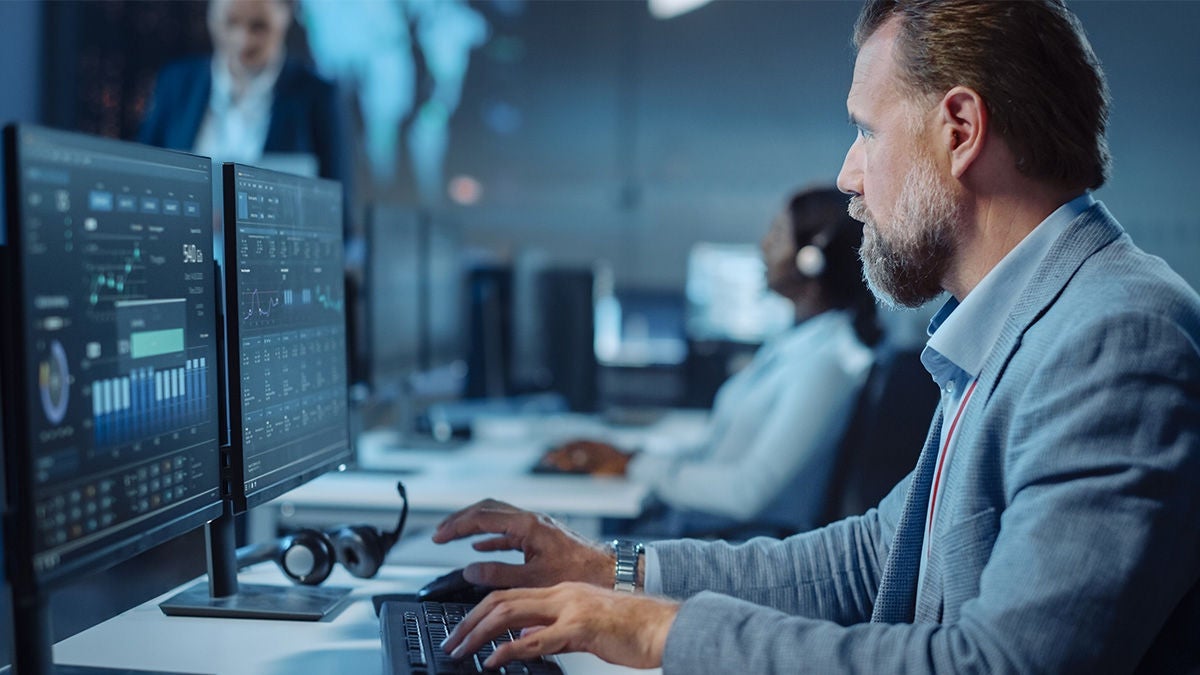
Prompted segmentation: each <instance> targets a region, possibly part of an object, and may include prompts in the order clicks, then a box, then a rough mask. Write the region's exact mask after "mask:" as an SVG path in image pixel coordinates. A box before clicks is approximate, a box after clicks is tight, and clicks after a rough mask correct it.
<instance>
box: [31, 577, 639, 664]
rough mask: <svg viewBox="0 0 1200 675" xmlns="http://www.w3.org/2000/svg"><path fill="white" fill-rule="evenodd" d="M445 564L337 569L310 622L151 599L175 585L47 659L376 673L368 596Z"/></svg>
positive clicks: (265, 580)
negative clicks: (328, 608) (322, 609)
mask: <svg viewBox="0 0 1200 675" xmlns="http://www.w3.org/2000/svg"><path fill="white" fill-rule="evenodd" d="M445 571H446V570H445V568H441V567H399V566H385V567H384V568H383V569H382V570H381V571H380V573H379V576H378V577H376V578H375V579H372V580H366V581H364V580H361V579H355V578H353V577H351V576H349V575H348V574H347V573H346V572H345V571H344V570H341V569H339V570H337V571H335V572H334V573H333V576H331V577H330V579H329V582H328V583H329V584H332V585H336V586H345V587H350V588H352V589H353V591H352V593H351V595H350V598H349V599H348V600H347V601H346V602H345V603H344V604H343V605H342V607H343V609H341V611H338V612H336V613H335V614H333V615H332V616H329V617H326V618H325V619H324V620H322V621H314V622H308V621H263V620H254V619H210V618H191V617H168V616H165V615H164V614H163V613H162V612H161V611H160V610H159V609H158V603H159V602H161V601H162V600H165V599H166V598H168V597H170V596H171V595H173V594H174V593H175V592H176V591H178V590H180V589H174V590H172V591H170V592H169V593H164V594H163V595H162V596H160V597H158V598H156V599H154V600H151V601H150V602H147V603H145V604H143V605H140V606H138V607H135V608H133V609H131V610H129V611H127V612H125V613H123V614H120V615H118V616H117V617H114V618H113V619H110V620H109V621H106V622H104V623H102V624H100V625H99V626H96V627H94V628H91V629H89V630H86V631H84V632H82V633H80V634H78V635H76V636H74V637H71V638H69V639H67V640H64V641H62V642H60V643H59V644H57V645H55V647H54V658H55V661H56V662H58V663H64V664H77V665H89V666H103V667H108V668H128V669H152V670H163V671H170V672H187V673H213V674H215V675H307V674H310V673H311V674H312V675H340V674H342V673H345V674H347V675H350V674H354V675H363V674H368V675H369V674H370V673H379V672H382V669H383V668H382V666H383V656H382V647H381V643H380V640H379V621H378V619H376V617H375V613H374V609H373V607H372V604H371V596H372V595H374V594H377V593H397V592H400V593H403V592H412V591H413V590H415V589H416V588H419V587H420V586H421V585H423V584H424V583H426V582H428V581H429V580H430V579H431V578H433V577H434V576H436V575H438V574H441V573H443V572H445ZM239 579H240V581H241V582H245V583H256V584H278V585H286V584H285V582H284V579H283V575H282V574H281V573H280V572H279V571H278V570H277V569H276V568H275V566H274V565H273V564H270V563H268V564H264V565H259V566H256V567H254V568H252V569H250V570H247V571H245V572H243V573H242V574H241V575H240V577H239ZM188 585H190V584H188ZM181 588H182V587H181ZM557 658H558V659H559V663H560V664H561V665H562V667H563V670H564V672H565V673H566V675H621V674H626V675H627V674H629V673H639V672H649V673H655V672H661V671H658V670H652V671H637V670H632V669H629V668H621V667H618V666H612V665H610V664H607V663H604V662H603V661H601V660H600V659H597V658H595V657H593V656H591V655H588V654H566V655H563V656H561V657H557Z"/></svg>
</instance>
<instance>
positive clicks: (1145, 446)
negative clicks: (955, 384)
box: [654, 204, 1200, 673]
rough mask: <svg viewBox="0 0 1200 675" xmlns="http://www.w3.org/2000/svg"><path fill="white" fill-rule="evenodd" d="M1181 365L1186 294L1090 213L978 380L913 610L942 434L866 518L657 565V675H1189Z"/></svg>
mask: <svg viewBox="0 0 1200 675" xmlns="http://www.w3.org/2000/svg"><path fill="white" fill-rule="evenodd" d="M1198 344H1200V298H1198V297H1197V295H1196V293H1195V292H1194V291H1193V290H1192V289H1190V288H1189V287H1188V286H1187V285H1186V284H1185V283H1184V282H1183V281H1182V280H1181V279H1180V278H1179V277H1178V276H1177V275H1176V274H1174V273H1173V272H1172V271H1171V270H1170V269H1169V268H1167V266H1166V265H1165V264H1164V263H1163V262H1162V261H1161V260H1159V259H1158V258H1154V257H1152V256H1149V255H1147V254H1145V253H1143V252H1142V251H1141V250H1139V249H1138V248H1137V247H1135V246H1134V245H1133V243H1132V242H1131V241H1130V239H1129V237H1128V236H1127V235H1125V234H1124V232H1123V230H1122V229H1121V227H1120V225H1119V224H1117V222H1116V221H1115V220H1114V219H1113V218H1112V216H1111V215H1110V214H1109V213H1108V211H1107V210H1106V209H1105V208H1104V206H1103V205H1099V204H1098V205H1096V206H1094V207H1093V208H1091V209H1089V210H1088V211H1087V212H1085V213H1084V214H1082V215H1081V216H1080V217H1079V218H1077V219H1076V220H1075V221H1074V222H1073V223H1072V224H1071V226H1070V227H1069V229H1068V230H1067V231H1066V232H1065V233H1064V234H1063V235H1062V236H1061V237H1060V239H1059V240H1058V241H1057V242H1055V244H1054V246H1053V248H1052V250H1051V252H1050V254H1049V256H1048V257H1047V259H1046V260H1045V261H1044V262H1043V264H1042V265H1041V266H1040V268H1039V269H1038V271H1037V272H1036V274H1035V276H1034V278H1033V280H1032V281H1031V282H1030V284H1029V287H1028V288H1026V289H1025V290H1024V291H1023V292H1022V297H1021V299H1020V301H1019V302H1018V304H1017V306H1016V308H1015V309H1014V311H1013V312H1012V315H1011V316H1010V317H1009V318H1008V320H1007V323H1006V325H1005V327H1004V330H1003V333H1002V334H1001V337H1000V339H999V341H998V343H997V345H996V347H995V348H994V350H993V351H992V353H991V354H990V355H989V356H988V358H987V360H986V362H985V365H984V367H983V370H982V372H981V373H980V375H979V378H978V386H977V390H976V391H975V393H974V396H973V397H972V399H971V402H970V405H969V406H968V407H967V409H966V412H965V413H964V414H963V417H962V420H961V421H960V422H959V429H958V430H957V431H956V441H955V443H956V444H957V446H956V447H957V450H956V451H955V453H954V457H953V458H952V460H951V463H950V464H948V465H947V467H946V468H945V469H944V470H945V472H946V476H945V478H944V483H943V485H944V487H943V488H942V489H943V490H944V493H943V495H944V496H943V495H939V498H938V501H939V506H938V510H939V515H938V519H937V520H936V521H935V524H934V531H933V533H932V542H931V555H930V559H929V561H928V571H927V576H926V579H925V583H924V585H923V586H922V595H921V597H919V598H917V597H915V595H916V574H917V567H918V565H919V556H920V550H921V538H922V533H923V530H924V525H925V507H926V504H927V498H928V486H929V483H930V475H931V473H932V465H933V458H934V456H935V455H936V453H937V447H936V443H937V440H938V439H939V436H940V430H941V424H940V419H939V421H935V423H934V425H933V428H932V429H931V430H930V435H929V440H928V441H927V443H926V447H925V450H924V452H923V454H922V456H921V459H920V460H919V462H918V466H917V469H916V470H914V472H913V473H912V474H910V475H909V476H908V477H907V478H905V479H904V480H903V481H902V482H901V483H900V484H899V485H897V486H896V488H895V489H894V490H893V491H892V493H891V494H889V495H888V496H887V497H886V498H884V500H883V501H882V502H881V503H880V505H879V507H878V508H877V509H872V510H871V511H869V512H867V513H866V514H865V515H863V516H861V517H856V518H850V519H847V520H844V521H841V522H839V523H835V524H833V525H831V526H829V527H826V528H824V529H821V530H816V531H814V532H810V533H806V534H801V535H797V536H795V537H791V538H789V539H786V540H783V541H777V540H768V539H755V540H752V541H750V542H749V543H746V544H744V545H741V546H732V545H729V544H726V543H723V542H712V543H706V542H698V541H687V540H683V541H674V542H661V543H658V544H655V545H654V546H655V549H656V552H657V554H658V556H659V561H660V565H661V572H662V580H663V590H664V593H665V594H666V595H670V596H673V597H678V598H686V601H685V602H684V603H683V605H682V607H681V609H680V613H679V616H678V618H677V619H676V621H675V624H674V626H673V627H672V629H671V632H670V635H669V637H668V639H667V646H666V654H665V656H664V671H665V672H666V673H709V672H711V673H718V672H720V673H725V672H739V673H741V672H744V673H784V672H787V673H794V672H815V673H826V672H840V671H845V672H860V673H900V672H912V673H925V672H950V673H974V672H985V673H998V672H1021V673H1027V672H1041V673H1098V672H1106V673H1107V672H1133V671H1141V672H1190V671H1197V670H1200V590H1198V584H1197V580H1198V578H1200V349H1198V347H1197V345H1198ZM931 386H932V385H931ZM938 417H939V418H940V416H938ZM914 486H915V489H914ZM747 489H752V488H750V487H748V488H747ZM873 614H874V618H875V621H874V622H871V621H870V620H871V619H872V616H873Z"/></svg>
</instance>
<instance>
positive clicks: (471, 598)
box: [417, 567, 492, 604]
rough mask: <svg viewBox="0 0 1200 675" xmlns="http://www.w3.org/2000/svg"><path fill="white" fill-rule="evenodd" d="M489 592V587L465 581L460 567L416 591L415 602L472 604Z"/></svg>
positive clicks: (490, 590)
mask: <svg viewBox="0 0 1200 675" xmlns="http://www.w3.org/2000/svg"><path fill="white" fill-rule="evenodd" d="M490 592H492V589H491V587H489V586H478V585H476V584H473V583H471V582H469V581H467V580H466V578H464V577H463V571H462V568H461V567H460V568H458V569H456V570H453V571H451V572H449V573H447V574H443V575H442V576H440V577H438V578H436V579H434V580H433V581H431V582H429V583H428V584H425V586H424V587H423V588H421V590H419V591H417V600H424V601H427V602H465V603H470V604H474V603H477V602H479V601H480V600H483V598H484V596H486V595H487V594H488V593H490Z"/></svg>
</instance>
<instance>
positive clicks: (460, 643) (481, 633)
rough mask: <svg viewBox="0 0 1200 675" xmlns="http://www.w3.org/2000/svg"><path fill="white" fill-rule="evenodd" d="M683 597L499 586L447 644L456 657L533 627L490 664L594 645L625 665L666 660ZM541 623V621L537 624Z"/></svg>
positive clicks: (567, 586)
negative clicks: (510, 632)
mask: <svg viewBox="0 0 1200 675" xmlns="http://www.w3.org/2000/svg"><path fill="white" fill-rule="evenodd" d="M678 613H679V603H677V602H672V601H670V600H664V599H661V598H654V597H650V596H645V595H630V594H628V593H618V592H616V591H611V590H602V589H599V588H595V587H593V586H588V585H587V584H579V583H564V584H559V585H557V586H554V587H553V588H536V589H521V590H511V591H494V592H492V593H491V594H489V595H488V596H487V598H485V599H484V600H483V602H481V603H479V605H478V606H477V607H475V609H473V610H471V613H470V614H467V616H466V618H465V619H463V621H462V623H460V624H459V625H458V627H457V628H455V629H454V632H453V633H451V634H450V636H449V637H448V638H446V641H445V642H444V643H443V647H444V648H445V650H446V651H447V652H448V653H449V654H450V655H451V656H453V657H455V658H462V657H464V656H467V655H469V654H473V653H475V652H476V651H478V650H479V648H480V647H482V646H483V645H484V644H486V643H488V642H489V641H490V640H491V639H492V638H493V637H495V636H497V635H499V634H500V633H502V632H504V631H505V630H506V629H510V628H511V629H516V628H529V629H528V630H525V631H523V632H522V634H521V637H520V639H517V640H514V641H512V642H508V643H502V644H501V645H500V647H499V648H498V649H497V650H496V652H495V653H494V654H492V656H490V657H489V658H488V659H487V661H486V662H485V663H484V666H485V667H488V668H498V667H500V666H501V665H503V664H505V663H507V662H509V661H514V660H520V659H528V658H533V657H536V656H541V655H543V654H562V653H565V652H591V653H592V654H595V655H596V656H599V657H600V658H602V659H604V660H605V661H608V662H609V663H615V664H618V665H622V666H630V667H633V668H656V667H659V666H661V665H662V657H663V649H664V648H665V646H666V644H667V633H669V632H670V630H671V624H672V623H674V621H675V615H676V614H678ZM530 627H536V628H530Z"/></svg>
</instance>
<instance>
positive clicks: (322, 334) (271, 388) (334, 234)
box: [224, 164, 350, 512]
mask: <svg viewBox="0 0 1200 675" xmlns="http://www.w3.org/2000/svg"><path fill="white" fill-rule="evenodd" d="M224 182H225V195H226V199H225V206H226V213H225V222H226V223H227V224H231V225H232V227H233V230H232V231H233V234H232V235H231V236H229V237H227V238H226V251H225V255H226V260H227V261H228V264H227V266H226V269H225V288H226V307H227V308H228V311H229V312H230V316H228V317H227V320H226V330H227V340H228V342H227V344H228V345H229V357H228V373H229V385H230V397H229V426H230V429H231V430H232V433H231V437H230V442H231V448H230V452H229V456H230V464H231V467H232V471H231V474H232V476H231V477H232V479H233V480H232V488H233V492H232V500H233V504H234V509H235V510H236V511H238V512H241V511H244V510H246V509H250V508H253V507H255V506H257V505H259V504H262V503H265V502H267V501H269V500H271V499H273V498H275V497H277V496H279V495H281V494H283V493H284V492H286V491H288V490H290V489H292V488H294V487H297V486H299V485H302V484H303V483H306V482H308V481H309V480H312V479H313V478H315V477H317V476H319V475H321V474H323V473H325V472H326V471H329V470H330V469H333V468H336V467H338V466H339V465H341V464H343V463H345V462H347V461H349V460H350V441H349V426H348V423H347V409H348V405H349V403H348V390H347V386H348V378H347V375H346V368H347V361H346V312H345V277H344V275H343V264H342V256H343V251H342V236H343V233H342V186H341V184H339V183H337V182H335V181H329V180H321V179H314V178H302V177H299V176H294V175H289V174H284V173H279V172H274V171H268V170H265V169H258V168H254V167H249V166H244V165H241V164H226V165H225V176H224ZM235 308H236V312H234V310H235Z"/></svg>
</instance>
